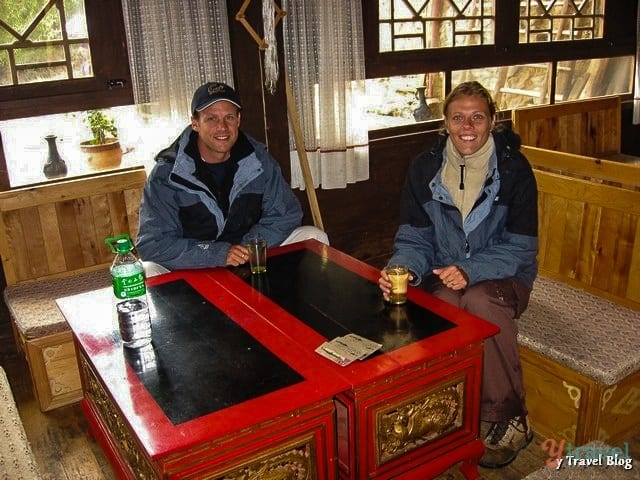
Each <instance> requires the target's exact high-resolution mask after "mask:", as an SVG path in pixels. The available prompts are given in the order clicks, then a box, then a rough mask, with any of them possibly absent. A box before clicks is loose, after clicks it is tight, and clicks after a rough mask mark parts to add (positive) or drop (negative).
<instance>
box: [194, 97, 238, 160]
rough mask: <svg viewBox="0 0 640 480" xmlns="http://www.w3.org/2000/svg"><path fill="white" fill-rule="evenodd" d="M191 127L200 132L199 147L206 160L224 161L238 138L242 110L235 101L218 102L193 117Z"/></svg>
mask: <svg viewBox="0 0 640 480" xmlns="http://www.w3.org/2000/svg"><path fill="white" fill-rule="evenodd" d="M191 127H192V128H193V129H194V130H195V131H196V132H198V137H199V138H198V147H199V149H200V154H201V155H202V157H203V158H204V160H205V161H206V162H208V163H217V162H224V161H225V160H226V159H227V158H229V155H230V154H229V152H230V151H231V147H233V145H234V144H235V143H236V140H238V130H239V128H240V111H239V110H238V107H236V106H235V105H234V104H233V103H230V102H227V101H224V100H223V101H220V102H216V103H214V104H213V105H209V106H208V107H207V108H205V109H204V110H202V111H201V112H199V114H198V116H197V117H195V116H193V117H191Z"/></svg>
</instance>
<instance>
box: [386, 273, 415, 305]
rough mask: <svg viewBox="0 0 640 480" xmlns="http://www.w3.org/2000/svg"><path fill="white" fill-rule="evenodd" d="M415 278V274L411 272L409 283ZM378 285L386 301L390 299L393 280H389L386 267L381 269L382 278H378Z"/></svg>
mask: <svg viewBox="0 0 640 480" xmlns="http://www.w3.org/2000/svg"><path fill="white" fill-rule="evenodd" d="M412 280H413V275H412V274H411V272H409V283H411V281H412ZM378 286H379V287H380V290H382V298H384V299H385V301H387V302H388V301H389V295H390V294H391V280H389V275H387V272H385V270H384V268H383V269H382V270H380V278H378Z"/></svg>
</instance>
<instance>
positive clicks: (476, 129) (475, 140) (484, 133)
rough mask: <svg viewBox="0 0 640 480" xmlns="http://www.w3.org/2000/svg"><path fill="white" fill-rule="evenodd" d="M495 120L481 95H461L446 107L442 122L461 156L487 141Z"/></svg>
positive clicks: (472, 152)
mask: <svg viewBox="0 0 640 480" xmlns="http://www.w3.org/2000/svg"><path fill="white" fill-rule="evenodd" d="M494 122H495V117H494V118H492V117H491V116H490V114H489V105H487V102H486V100H484V99H483V98H481V97H474V96H468V95H461V96H459V97H458V98H456V99H454V100H453V101H452V102H451V103H450V104H449V107H448V108H447V112H446V114H445V119H444V124H445V128H446V129H447V132H449V136H450V137H451V141H452V142H453V145H454V147H455V148H456V150H457V151H458V153H459V154H460V155H462V156H467V155H472V154H474V153H476V152H477V151H478V150H480V148H481V147H482V146H483V145H484V144H485V143H486V142H487V140H488V139H489V135H491V130H492V129H493V125H494Z"/></svg>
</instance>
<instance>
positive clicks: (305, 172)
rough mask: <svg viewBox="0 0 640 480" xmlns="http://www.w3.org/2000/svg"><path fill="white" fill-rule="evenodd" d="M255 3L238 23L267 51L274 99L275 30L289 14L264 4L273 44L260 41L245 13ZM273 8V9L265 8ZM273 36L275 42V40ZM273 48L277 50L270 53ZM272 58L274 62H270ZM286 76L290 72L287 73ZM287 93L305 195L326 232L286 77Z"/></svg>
mask: <svg viewBox="0 0 640 480" xmlns="http://www.w3.org/2000/svg"><path fill="white" fill-rule="evenodd" d="M250 3H251V0H244V2H243V3H242V6H241V7H240V10H238V13H236V20H237V21H239V22H240V23H241V24H242V26H243V27H244V28H245V29H246V30H247V32H249V35H251V37H252V38H253V39H254V40H255V41H256V43H257V44H258V47H259V48H260V50H265V61H264V63H265V66H264V70H265V87H266V88H267V90H268V91H269V93H271V94H272V95H273V94H274V93H275V89H276V83H277V81H278V76H279V73H278V53H277V50H278V49H277V44H276V38H275V27H276V25H278V22H279V21H280V20H282V18H283V17H284V16H285V15H286V12H284V11H283V10H281V9H280V7H279V6H278V4H277V3H276V2H275V0H262V17H263V21H264V25H263V27H264V32H265V38H267V39H268V40H269V41H268V43H267V42H266V41H265V38H260V36H259V35H258V34H257V33H256V31H255V30H254V29H253V27H252V26H251V25H250V24H249V22H247V19H246V18H245V15H244V12H245V11H246V10H247V8H248V7H249V4H250ZM265 4H269V5H265ZM271 35H273V38H271ZM270 47H273V48H272V50H271V51H269V49H270ZM268 57H271V58H268ZM285 73H286V72H285ZM285 92H286V96H287V112H288V114H289V121H290V122H291V128H292V130H293V136H294V140H295V143H296V149H297V151H298V159H299V161H300V169H301V171H302V177H303V179H304V184H305V187H306V188H305V191H306V192H307V198H308V199H309V207H310V208H311V216H312V217H313V223H314V225H315V226H316V227H318V228H319V229H320V230H324V225H323V223H322V215H321V214H320V206H319V205H318V199H317V197H316V189H315V185H314V184H313V175H312V174H311V168H310V167H309V159H308V158H307V151H306V148H305V145H304V136H303V134H302V130H301V128H300V121H299V120H298V114H297V111H296V104H295V99H294V98H293V92H292V91H291V84H290V83H289V79H288V78H287V75H286V74H285Z"/></svg>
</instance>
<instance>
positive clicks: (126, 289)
mask: <svg viewBox="0 0 640 480" xmlns="http://www.w3.org/2000/svg"><path fill="white" fill-rule="evenodd" d="M146 292H147V287H146V285H145V283H144V274H143V273H142V272H140V273H136V274H135V275H130V276H128V277H113V293H114V294H115V296H116V297H117V298H135V297H139V296H140V295H144V294H145V293H146Z"/></svg>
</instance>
